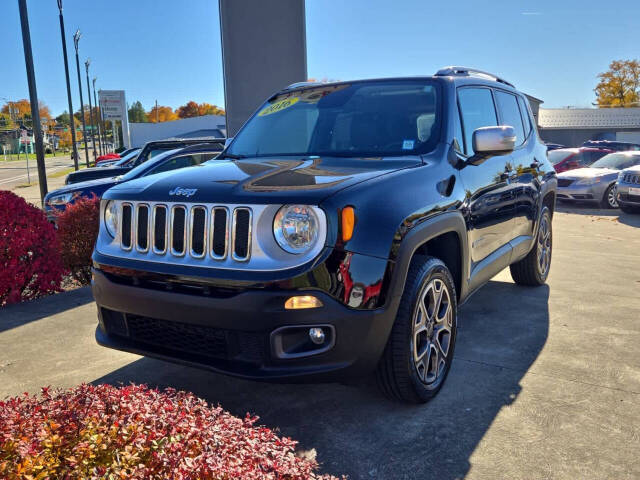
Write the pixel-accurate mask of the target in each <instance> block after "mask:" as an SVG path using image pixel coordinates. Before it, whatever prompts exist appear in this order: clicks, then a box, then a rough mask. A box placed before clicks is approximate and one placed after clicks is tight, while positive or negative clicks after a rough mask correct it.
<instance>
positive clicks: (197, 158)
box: [191, 152, 220, 165]
mask: <svg viewBox="0 0 640 480" xmlns="http://www.w3.org/2000/svg"><path fill="white" fill-rule="evenodd" d="M219 154H220V152H206V153H194V154H193V155H191V158H193V164H194V165H200V164H201V163H204V162H206V161H207V160H211V159H212V158H215V157H217V156H218V155H219Z"/></svg>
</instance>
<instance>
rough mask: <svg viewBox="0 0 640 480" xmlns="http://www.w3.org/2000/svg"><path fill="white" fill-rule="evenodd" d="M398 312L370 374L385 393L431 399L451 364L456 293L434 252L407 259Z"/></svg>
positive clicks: (421, 400)
mask: <svg viewBox="0 0 640 480" xmlns="http://www.w3.org/2000/svg"><path fill="white" fill-rule="evenodd" d="M400 302H401V303H400V307H399V308H398V314H397V316H396V320H395V322H394V324H393V328H392V330H391V334H390V335H389V339H388V341H387V346H386V347H385V351H384V353H383V355H382V358H381V360H380V363H379V365H378V369H377V371H376V378H377V380H378V385H379V386H380V388H381V390H382V391H383V392H384V393H385V394H387V395H388V396H389V397H392V398H395V399H398V400H402V401H405V402H411V403H424V402H427V401H429V400H431V399H432V398H433V397H435V396H436V394H437V393H438V392H439V391H440V389H441V388H442V385H443V384H444V381H445V379H446V378H447V375H448V373H449V369H450V368H451V362H452V360H453V351H454V347H455V342H456V333H457V318H458V316H457V299H456V291H455V287H454V284H453V279H452V277H451V274H450V273H449V269H448V268H447V267H446V265H445V264H444V263H443V262H442V261H441V260H439V259H437V258H434V257H416V258H414V260H413V261H412V262H411V266H410V267H409V272H408V273H407V281H406V284H405V288H404V292H403V294H402V299H401V300H400Z"/></svg>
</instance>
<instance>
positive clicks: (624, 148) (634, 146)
mask: <svg viewBox="0 0 640 480" xmlns="http://www.w3.org/2000/svg"><path fill="white" fill-rule="evenodd" d="M582 146H583V147H595V148H607V149H609V150H613V151H615V152H628V151H632V150H640V144H638V143H631V142H618V141H614V140H588V141H586V142H584V143H583V144H582Z"/></svg>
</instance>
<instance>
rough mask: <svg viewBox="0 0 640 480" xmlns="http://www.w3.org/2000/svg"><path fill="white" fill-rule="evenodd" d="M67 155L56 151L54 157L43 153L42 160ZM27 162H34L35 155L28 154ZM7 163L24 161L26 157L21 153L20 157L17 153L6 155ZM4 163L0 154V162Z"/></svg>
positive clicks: (51, 154) (0, 153)
mask: <svg viewBox="0 0 640 480" xmlns="http://www.w3.org/2000/svg"><path fill="white" fill-rule="evenodd" d="M68 155H69V153H63V152H61V151H58V152H57V153H56V154H55V155H54V154H53V153H45V155H44V158H55V157H66V156H68ZM28 156H29V160H36V154H35V153H29V154H28ZM6 159H7V162H17V161H18V160H23V161H24V160H26V159H27V158H26V156H25V154H24V153H21V154H20V155H18V154H17V153H7V156H6ZM4 161H5V156H4V155H2V152H0V162H4Z"/></svg>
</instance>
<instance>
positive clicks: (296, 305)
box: [284, 295, 322, 310]
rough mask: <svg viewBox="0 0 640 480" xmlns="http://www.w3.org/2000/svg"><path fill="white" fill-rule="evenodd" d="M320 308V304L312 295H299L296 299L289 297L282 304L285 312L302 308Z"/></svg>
mask: <svg viewBox="0 0 640 480" xmlns="http://www.w3.org/2000/svg"><path fill="white" fill-rule="evenodd" d="M321 306H322V302H321V301H320V300H318V299H317V298H316V297H314V296H313V295H300V296H297V297H289V298H288V299H287V301H286V302H284V308H285V309H287V310H299V309H302V308H318V307H321Z"/></svg>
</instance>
